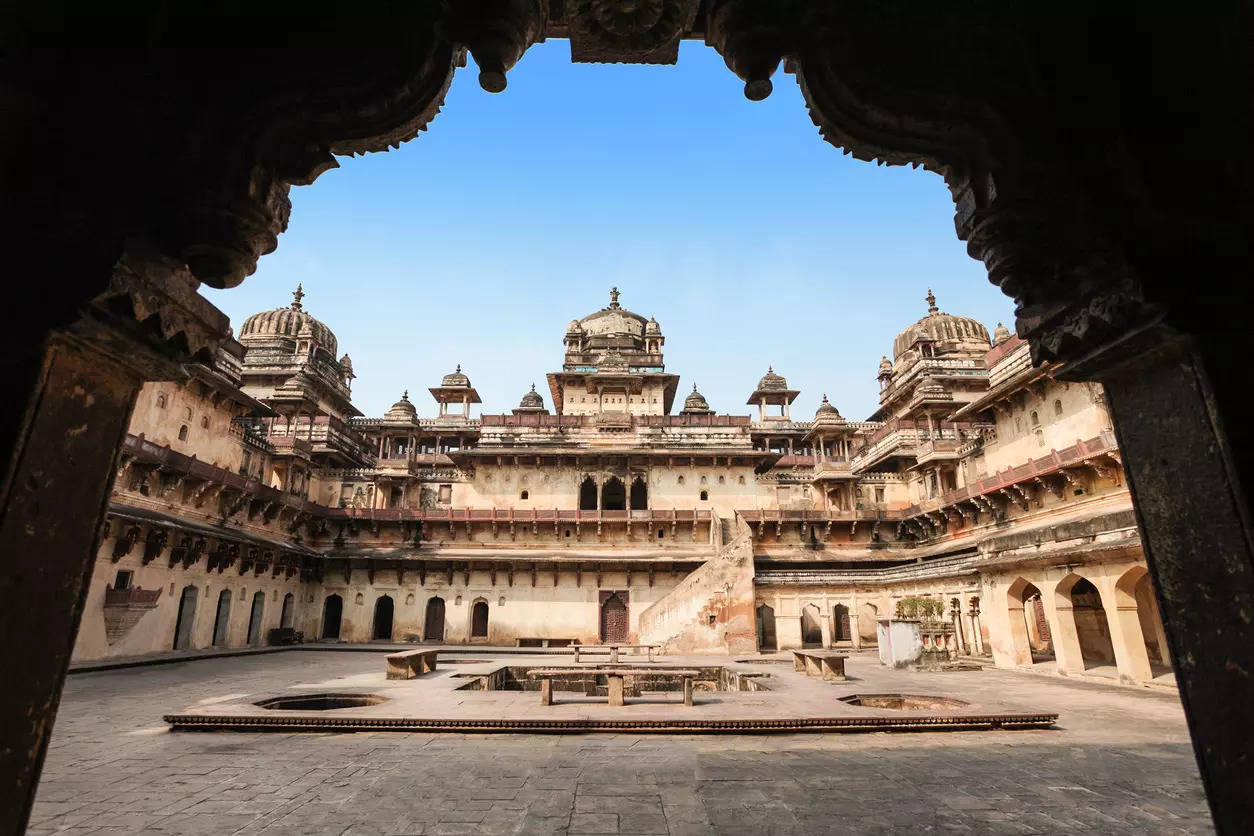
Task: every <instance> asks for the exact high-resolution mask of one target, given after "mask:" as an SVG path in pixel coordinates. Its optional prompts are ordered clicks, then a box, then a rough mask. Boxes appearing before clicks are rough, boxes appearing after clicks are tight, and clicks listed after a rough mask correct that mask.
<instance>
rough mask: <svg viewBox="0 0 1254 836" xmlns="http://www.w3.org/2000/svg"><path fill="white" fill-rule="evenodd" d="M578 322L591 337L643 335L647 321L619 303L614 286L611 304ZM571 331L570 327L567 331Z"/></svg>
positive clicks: (611, 291)
mask: <svg viewBox="0 0 1254 836" xmlns="http://www.w3.org/2000/svg"><path fill="white" fill-rule="evenodd" d="M573 324H574V323H572V325H573ZM578 324H579V330H580V331H581V332H583V333H584V334H586V335H588V336H590V337H592V336H600V335H607V334H627V335H630V336H633V337H641V336H643V335H644V331H645V325H646V322H645V318H644V317H643V316H641V315H640V314H638V313H633V312H632V311H629V310H627V309H626V308H624V307H623V306H622V305H620V304H618V288H613V289H612V290H610V304H609V306H608V307H605V308H602V309H601V310H599V311H597V312H596V313H592V314H588V315H587V316H585V317H584V318H583V319H581V320H579V323H578ZM570 332H571V329H569V328H568V329H567V333H570Z"/></svg>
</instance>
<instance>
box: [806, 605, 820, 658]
mask: <svg viewBox="0 0 1254 836" xmlns="http://www.w3.org/2000/svg"><path fill="white" fill-rule="evenodd" d="M801 646H802V647H822V646H823V628H822V626H821V625H820V623H819V608H818V607H816V606H815V605H814V604H806V605H805V606H804V607H802V608H801Z"/></svg>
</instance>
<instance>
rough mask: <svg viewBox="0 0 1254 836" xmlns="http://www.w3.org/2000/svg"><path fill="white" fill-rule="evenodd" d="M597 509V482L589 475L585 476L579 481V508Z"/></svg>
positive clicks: (586, 509)
mask: <svg viewBox="0 0 1254 836" xmlns="http://www.w3.org/2000/svg"><path fill="white" fill-rule="evenodd" d="M596 509H597V483H596V482H595V481H593V479H592V477H591V476H585V477H584V480H583V481H582V482H580V483H579V510H580V511H595V510H596Z"/></svg>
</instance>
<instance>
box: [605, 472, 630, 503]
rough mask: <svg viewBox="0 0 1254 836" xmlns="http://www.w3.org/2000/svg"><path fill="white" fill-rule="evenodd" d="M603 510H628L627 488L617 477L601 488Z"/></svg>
mask: <svg viewBox="0 0 1254 836" xmlns="http://www.w3.org/2000/svg"><path fill="white" fill-rule="evenodd" d="M601 510H602V511H626V510H627V486H626V485H624V484H623V480H622V479H619V478H618V477H617V476H612V477H610V480H609V481H608V482H606V483H605V486H604V487H602V488H601Z"/></svg>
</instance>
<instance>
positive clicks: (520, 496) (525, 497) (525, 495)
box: [518, 491, 531, 499]
mask: <svg viewBox="0 0 1254 836" xmlns="http://www.w3.org/2000/svg"><path fill="white" fill-rule="evenodd" d="M530 496H531V494H529V493H528V492H527V491H523V492H522V493H520V494H518V498H519V499H527V498H528V497H530Z"/></svg>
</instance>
